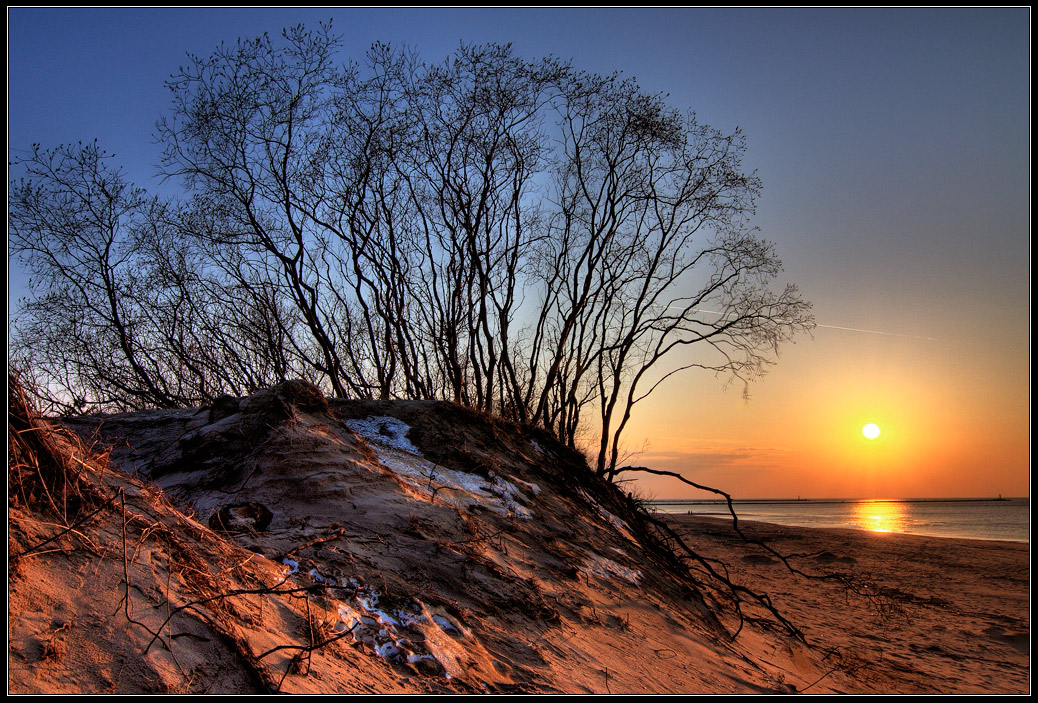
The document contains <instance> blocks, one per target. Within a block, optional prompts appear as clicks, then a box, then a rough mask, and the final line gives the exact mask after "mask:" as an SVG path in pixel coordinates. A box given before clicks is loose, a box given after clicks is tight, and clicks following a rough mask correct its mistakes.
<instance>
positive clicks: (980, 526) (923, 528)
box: [651, 498, 1031, 543]
mask: <svg viewBox="0 0 1038 703" xmlns="http://www.w3.org/2000/svg"><path fill="white" fill-rule="evenodd" d="M1030 504H1031V501H1030V499H1029V498H988V499H954V500H948V499H944V500H941V499H930V500H927V499H919V500H915V499H913V500H800V499H790V500H737V501H733V505H734V506H735V513H736V515H738V516H739V519H740V520H757V521H759V522H771V523H775V524H779V525H793V526H797V527H839V528H850V529H856V530H867V531H870V532H897V533H904V534H912V535H926V536H930V537H959V538H965V539H986V540H1005V541H1010V542H1028V543H1029V542H1030V536H1031V526H1030V519H1031V510H1030ZM651 508H652V509H655V510H656V511H657V512H660V513H678V514H686V513H691V514H694V515H706V516H713V517H728V518H730V517H731V515H730V514H729V512H728V506H727V504H726V503H725V502H724V501H723V500H722V501H715V500H695V501H679V500H656V501H652V503H651Z"/></svg>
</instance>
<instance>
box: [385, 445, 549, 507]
mask: <svg viewBox="0 0 1038 703" xmlns="http://www.w3.org/2000/svg"><path fill="white" fill-rule="evenodd" d="M371 448H372V449H373V450H374V452H375V455H376V456H377V457H378V460H379V463H381V464H382V465H383V466H384V467H386V468H387V469H389V470H390V471H392V472H393V473H395V474H396V475H397V476H399V477H400V478H402V479H404V481H406V482H407V483H408V484H409V485H410V486H412V487H413V488H415V489H417V490H418V491H419V492H420V493H423V494H425V495H428V496H429V498H430V500H443V501H444V502H446V503H448V504H450V505H453V506H454V507H456V508H460V509H466V508H470V507H472V506H474V505H479V506H481V507H483V508H486V509H487V510H490V511H492V512H495V513H497V514H498V515H501V516H502V517H517V518H521V519H523V520H529V519H531V518H532V517H533V513H531V512H530V510H529V508H526V507H525V506H523V505H521V503H524V502H526V498H525V497H524V496H523V494H522V493H521V492H520V490H519V489H518V488H517V487H516V486H515V484H513V483H511V482H510V481H507V480H505V479H504V478H503V477H501V476H498V475H496V474H491V476H490V479H489V480H487V479H484V478H483V477H482V476H478V475H476V474H470V473H467V472H465V471H455V470H454V469H448V468H447V467H445V466H440V465H439V464H434V463H433V462H431V461H429V460H427V459H424V458H422V457H421V456H419V455H413V454H412V453H411V452H405V451H402V450H399V449H397V448H395V447H391V446H389V445H386V444H385V443H384V442H377V443H376V444H374V445H372V446H371ZM537 490H538V491H539V490H540V489H539V488H538V489H537Z"/></svg>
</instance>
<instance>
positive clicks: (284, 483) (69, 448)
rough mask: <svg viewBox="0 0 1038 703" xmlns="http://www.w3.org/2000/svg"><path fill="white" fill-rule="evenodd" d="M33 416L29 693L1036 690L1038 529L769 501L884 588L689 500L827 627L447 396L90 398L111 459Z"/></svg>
mask: <svg viewBox="0 0 1038 703" xmlns="http://www.w3.org/2000/svg"><path fill="white" fill-rule="evenodd" d="M15 400H17V398H15ZM16 405H17V403H12V407H15V406H16ZM13 417H14V415H12V418H13ZM33 422H34V421H33V420H32V418H27V419H26V420H25V423H26V424H25V426H24V427H22V429H21V430H17V429H15V425H16V423H15V422H14V420H12V430H11V431H9V449H10V450H11V452H10V456H11V461H10V465H9V471H10V476H11V490H10V492H9V585H8V588H9V611H8V615H9V637H10V644H9V649H8V668H9V674H8V687H9V691H10V692H13V693H29V692H42V693H101V692H116V693H154V692H180V693H250V692H274V691H283V692H292V693H334V692H344V693H362V692H369V693H481V692H495V693H502V692H560V693H588V692H593V693H614V694H616V693H775V692H781V693H787V692H797V691H807V692H809V693H835V692H841V693H842V692H989V693H990V692H1025V691H1026V690H1027V686H1028V666H1029V655H1028V654H1027V646H1026V645H1027V641H1026V640H1027V637H1028V632H1029V630H1028V623H1027V591H1028V578H1029V572H1028V566H1027V548H1026V546H1021V545H1005V544H988V543H984V544H981V545H977V544H973V543H969V542H964V541H953V540H933V539H923V538H888V539H885V540H880V539H878V538H875V537H870V536H868V535H861V534H850V533H843V532H838V531H811V530H794V529H790V528H776V527H773V526H754V529H756V530H760V531H762V532H764V533H766V534H767V535H768V537H769V539H770V540H771V541H772V542H773V543H774V544H775V545H776V547H778V548H779V549H781V550H785V551H786V552H790V553H791V552H803V553H813V554H814V556H812V557H805V558H803V559H802V560H800V561H801V562H803V564H802V565H803V566H804V570H805V571H806V570H808V567H810V568H811V569H813V570H814V571H817V572H818V573H835V572H837V571H839V570H843V569H848V570H852V571H854V572H855V573H856V574H858V575H862V574H867V575H868V576H869V578H868V579H867V580H866V579H863V580H862V583H865V582H867V583H869V584H872V587H873V588H874V589H876V591H875V592H877V593H878V596H877V597H876V598H867V597H862V596H857V595H851V594H849V593H848V592H847V591H846V590H844V589H842V588H841V587H840V586H839V585H837V584H834V583H829V582H815V581H811V580H805V579H803V578H799V577H794V576H793V575H792V574H790V573H789V572H788V570H786V569H785V567H784V566H783V565H782V564H781V563H777V562H776V561H775V560H773V559H772V558H771V557H769V556H768V555H767V553H764V552H761V551H760V550H759V548H754V547H750V546H747V545H743V544H741V543H738V542H737V541H736V540H735V539H734V538H733V536H732V535H731V534H728V533H727V532H726V529H725V528H724V526H723V524H722V523H718V522H712V521H710V520H703V519H698V520H692V519H685V518H683V517H674V518H673V519H672V522H671V524H673V525H674V526H676V529H677V530H678V532H679V534H681V535H682V536H683V538H684V539H685V540H686V542H687V543H688V544H690V545H693V546H694V548H695V549H696V550H697V551H698V552H700V553H702V554H704V555H707V556H710V557H717V558H720V559H723V560H724V561H725V562H726V563H727V565H728V566H729V567H730V569H731V574H732V577H733V580H737V581H739V582H740V583H745V584H746V585H748V586H750V587H751V588H752V589H754V590H755V591H759V592H765V591H766V592H769V593H771V594H772V597H773V599H774V603H775V604H776V606H777V607H778V609H779V610H780V612H782V613H783V614H784V616H786V617H787V618H788V619H789V620H790V621H791V622H793V623H796V625H797V627H799V628H800V631H801V632H802V633H803V635H804V640H806V641H804V640H802V639H798V638H797V637H796V636H794V635H793V634H791V632H790V631H789V630H788V629H785V628H783V626H782V623H781V622H780V621H778V620H776V619H775V618H774V617H772V614H771V613H770V612H769V611H768V610H767V609H764V608H759V607H755V606H752V605H750V604H745V605H744V606H743V609H742V616H741V617H740V616H739V614H738V613H737V611H736V610H735V608H734V603H733V601H732V600H731V598H730V597H729V595H728V594H727V593H726V591H725V588H723V587H720V586H719V585H718V584H717V583H712V582H711V581H710V579H708V578H706V577H705V576H704V575H703V574H702V573H701V572H700V571H697V570H696V569H693V570H692V571H688V570H685V569H683V568H682V567H681V562H680V561H679V560H677V559H676V558H675V557H674V555H673V554H672V553H670V552H668V551H666V550H664V549H663V548H662V546H661V543H660V542H659V540H658V539H655V538H654V537H653V536H652V534H651V531H650V530H649V529H648V528H647V526H646V523H645V522H644V520H643V519H642V518H641V517H639V513H638V512H637V511H636V510H635V508H636V505H635V504H634V503H632V501H630V500H629V499H628V497H626V496H625V495H624V494H623V493H621V492H620V491H617V490H615V489H613V488H612V487H610V486H608V485H605V484H602V483H600V482H598V481H595V480H594V478H593V476H592V475H591V474H590V472H589V471H588V469H587V467H586V465H585V463H584V461H583V459H582V457H580V455H578V454H576V453H575V452H572V451H570V450H568V449H566V448H565V447H562V446H560V445H558V444H557V443H555V442H554V441H553V440H552V439H551V438H550V437H549V436H547V435H546V434H545V433H543V432H538V431H536V430H530V429H521V428H517V427H514V426H511V425H507V424H504V423H499V422H495V421H492V420H490V419H488V418H486V417H483V416H480V415H477V414H475V413H471V412H469V411H467V410H464V409H462V408H458V407H456V406H453V405H449V404H446V403H421V402H394V403H374V402H352V401H351V402H346V401H329V400H327V399H325V398H323V397H322V396H321V395H320V394H319V393H318V392H317V391H316V389H314V388H312V387H309V386H306V384H301V383H296V384H287V385H285V386H281V387H278V388H275V389H269V390H267V391H262V392H260V393H258V394H256V395H254V396H251V397H249V398H245V399H225V401H222V402H221V403H219V404H218V405H217V406H216V407H214V408H195V409H184V410H174V411H156V412H151V413H137V414H126V415H113V416H104V417H91V418H77V419H74V420H69V421H68V422H67V423H66V424H67V425H68V426H69V427H71V428H73V429H74V430H75V431H76V432H78V433H79V434H80V435H82V436H86V437H92V438H93V439H94V440H95V441H96V443H97V444H96V447H97V448H100V447H108V450H107V451H108V452H109V455H108V456H107V457H97V456H94V455H93V454H91V453H90V452H88V451H86V450H84V449H83V448H82V447H81V446H79V445H78V444H77V442H76V441H75V439H74V438H73V437H68V438H63V437H62V436H61V434H60V433H59V432H57V431H56V430H52V429H51V428H48V427H46V426H40V425H35V424H33ZM44 435H46V436H47V437H50V438H51V440H52V441H51V444H50V445H48V446H45V447H32V446H29V445H23V444H20V442H23V438H24V437H27V436H44ZM48 452H50V453H51V454H53V456H52V457H50V458H48V457H49V456H50V454H48ZM59 489H60V491H59ZM59 492H60V493H61V495H64V496H66V497H68V496H71V497H72V498H73V500H65V501H56V500H54V496H55V495H57V494H58V493H59ZM70 527H71V529H70ZM797 563H800V562H797ZM981 576H983V578H981ZM740 623H741V625H742V626H741V628H740ZM737 630H738V633H739V634H738V636H737V637H735V638H734V639H733V638H732V637H731V636H730V635H731V633H734V632H736V631H737Z"/></svg>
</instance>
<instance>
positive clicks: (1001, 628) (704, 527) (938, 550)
mask: <svg viewBox="0 0 1038 703" xmlns="http://www.w3.org/2000/svg"><path fill="white" fill-rule="evenodd" d="M666 519H667V520H668V521H669V522H670V523H671V524H672V525H674V526H675V527H676V529H677V531H678V532H679V534H681V535H683V536H684V537H685V538H686V541H687V543H688V544H689V545H690V546H693V547H694V548H695V549H697V551H701V552H702V553H703V554H704V555H708V556H714V557H718V558H721V559H723V560H724V561H725V562H726V563H727V564H728V565H729V567H730V569H731V573H732V575H733V580H736V581H739V582H742V583H745V584H746V585H748V586H751V587H753V588H755V589H761V590H764V591H766V592H767V593H769V594H770V595H771V597H772V599H773V601H774V603H775V605H776V607H777V608H778V609H779V610H780V611H781V612H782V613H783V614H784V615H786V616H787V617H788V618H789V619H790V620H791V621H793V622H794V623H795V624H796V625H797V626H798V627H800V628H801V629H802V630H803V632H804V634H805V635H806V636H807V638H808V641H809V642H810V643H811V644H812V645H813V646H815V647H819V648H821V649H822V650H823V651H826V652H828V651H833V652H834V654H839V656H840V658H841V660H842V664H841V665H840V668H841V669H842V670H844V671H846V672H848V673H851V674H852V678H853V679H854V680H855V681H857V682H859V683H860V686H861V687H860V689H857V690H860V691H862V692H872V693H958V694H966V693H979V694H984V693H987V694H993V693H1015V694H1020V693H1028V692H1029V690H1030V653H1029V646H1030V645H1029V643H1030V626H1029V620H1030V617H1029V590H1030V577H1029V552H1030V548H1029V545H1028V544H1024V543H1017V542H996V541H981V540H965V539H950V538H935V537H919V536H914V535H903V534H884V533H870V532H865V531H859V530H840V529H811V528H801V527H786V526H781V525H773V524H769V523H760V522H746V521H740V523H739V525H740V528H741V529H742V531H743V532H744V534H746V535H747V536H748V537H751V538H754V539H762V540H764V541H766V542H767V543H768V544H769V545H771V546H773V547H774V548H775V549H776V550H777V551H779V552H780V553H782V554H784V555H789V554H810V555H813V556H809V557H802V558H795V559H793V560H791V563H792V564H793V565H794V566H796V567H797V568H800V569H802V570H803V571H805V572H808V573H812V574H824V573H845V574H851V575H854V576H857V577H859V578H862V579H864V580H866V581H871V582H872V584H873V590H874V591H875V592H876V598H875V599H869V598H866V597H863V596H859V595H854V594H850V593H848V592H847V591H846V589H844V588H842V587H841V586H839V585H837V584H835V583H832V582H826V581H815V580H810V579H805V578H802V577H798V576H796V575H794V574H792V573H790V572H789V570H788V569H787V568H786V567H785V566H784V565H783V564H782V563H781V562H780V561H779V560H777V559H775V558H774V557H772V556H770V555H768V554H767V553H766V552H764V551H763V550H762V549H760V548H759V547H756V546H752V545H746V544H744V543H743V542H742V540H741V539H740V538H739V537H738V536H737V535H735V534H734V533H733V531H732V529H731V520H724V519H719V518H706V517H693V516H681V515H668V516H666ZM812 690H814V689H805V688H801V689H800V691H801V692H804V691H807V692H812Z"/></svg>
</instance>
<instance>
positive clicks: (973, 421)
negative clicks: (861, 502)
mask: <svg viewBox="0 0 1038 703" xmlns="http://www.w3.org/2000/svg"><path fill="white" fill-rule="evenodd" d="M828 342H829V343H828V344H827V346H826V353H827V361H826V363H824V364H823V363H819V362H818V358H817V356H816V355H815V353H814V352H811V350H810V349H809V348H808V347H807V346H806V345H804V346H801V345H796V346H793V347H790V349H789V351H788V352H787V353H785V354H784V356H783V358H782V360H781V362H780V363H779V364H778V365H777V366H776V367H775V369H774V370H773V371H772V372H771V373H770V374H769V376H768V378H767V379H766V380H765V381H763V382H762V383H760V384H759V385H756V386H754V387H752V388H751V397H750V400H748V401H747V400H744V399H743V398H741V397H740V396H739V394H738V393H732V392H730V391H729V392H726V391H725V390H724V389H723V388H721V387H720V384H718V383H717V380H716V379H715V378H713V377H710V376H705V375H694V374H690V375H689V376H687V377H681V380H680V381H675V382H674V383H672V384H669V385H664V386H662V387H661V388H660V390H659V392H658V393H656V394H654V396H653V398H652V401H651V402H649V401H647V402H646V403H645V404H644V405H642V406H639V407H638V408H637V412H636V413H635V415H634V416H633V418H632V421H631V423H630V426H629V433H628V434H627V439H626V442H627V445H626V447H625V448H626V449H628V450H632V454H633V456H632V457H631V458H630V459H629V460H627V461H626V462H625V463H627V464H633V465H640V466H649V467H653V468H657V469H664V470H670V471H675V472H678V473H680V474H682V475H684V476H686V477H687V478H688V479H689V480H692V481H696V482H697V483H700V484H704V485H707V486H712V487H715V488H719V489H721V490H724V491H726V492H728V493H730V494H731V495H732V496H733V497H734V498H736V499H753V498H797V497H803V498H816V499H824V498H840V499H878V498H890V499H894V498H968V497H980V498H993V497H996V496H998V495H999V494H1001V495H1004V496H1026V495H1029V480H1028V476H1029V416H1028V405H1029V393H1028V386H1027V384H1026V383H1023V384H1021V383H1019V381H1018V379H1019V378H1020V377H1023V378H1026V377H1027V366H1026V364H1025V365H1024V366H1023V369H1022V371H1020V370H1019V369H1016V367H1015V366H1014V365H1013V364H1007V368H1011V369H1014V370H1015V371H1017V372H1016V373H1015V375H1014V374H1009V373H1006V374H1004V377H1003V375H997V376H995V377H989V376H988V375H985V374H983V373H979V372H978V370H977V369H976V368H975V367H973V366H971V367H969V368H968V369H965V370H964V369H961V368H959V367H957V366H955V365H954V364H953V363H951V362H950V361H949V360H948V359H947V358H946V357H945V356H944V354H945V352H946V351H947V350H948V349H949V348H951V345H937V344H932V343H927V345H923V346H921V347H920V348H918V349H917V348H915V347H913V346H912V344H910V343H909V342H906V341H904V340H894V341H891V340H887V339H875V340H874V339H872V338H863V337H862V336H860V335H859V336H853V337H852V336H851V335H847V336H846V338H843V337H841V338H829V340H828ZM809 352H810V353H809ZM1014 358H1015V357H1014ZM845 359H846V360H845ZM868 424H875V425H877V426H878V427H879V429H880V434H879V435H878V436H877V437H876V438H875V439H869V438H867V437H866V436H865V434H864V433H863V428H864V427H865V426H866V425H868ZM638 484H639V486H641V487H642V490H643V491H644V492H645V493H646V494H647V495H648V496H649V497H655V498H660V499H665V498H676V499H685V498H690V499H691V498H702V497H704V495H703V494H701V493H700V492H697V491H696V490H695V489H693V488H690V487H688V486H687V485H681V484H680V483H679V482H677V481H674V480H670V479H663V478H649V477H640V478H639V479H638Z"/></svg>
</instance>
